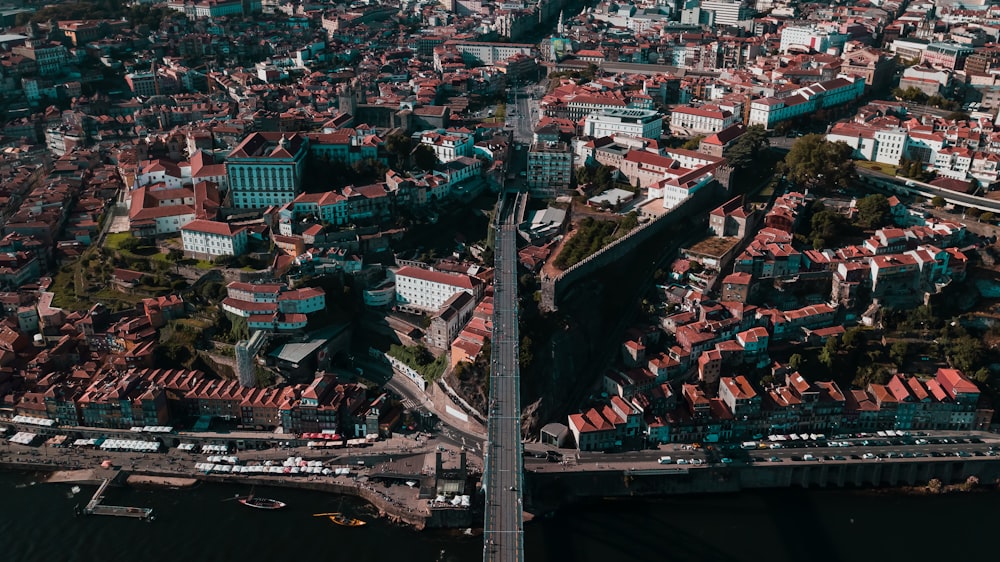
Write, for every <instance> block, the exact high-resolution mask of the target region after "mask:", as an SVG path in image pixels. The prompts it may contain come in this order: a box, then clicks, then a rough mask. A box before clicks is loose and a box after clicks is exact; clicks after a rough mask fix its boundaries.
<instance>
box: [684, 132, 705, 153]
mask: <svg viewBox="0 0 1000 562" xmlns="http://www.w3.org/2000/svg"><path fill="white" fill-rule="evenodd" d="M703 140H705V135H698V136H695V137H691V138H689V139H688V140H687V141H685V142H684V144H682V145H681V148H683V149H684V150H698V147H699V146H701V141H703Z"/></svg>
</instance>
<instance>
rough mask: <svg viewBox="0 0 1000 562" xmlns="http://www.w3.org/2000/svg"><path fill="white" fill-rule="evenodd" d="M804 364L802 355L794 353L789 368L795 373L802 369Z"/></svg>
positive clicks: (790, 358) (789, 361) (789, 359)
mask: <svg viewBox="0 0 1000 562" xmlns="http://www.w3.org/2000/svg"><path fill="white" fill-rule="evenodd" d="M802 363H803V359H802V355H801V354H799V353H793V354H792V356H791V357H789V358H788V368H789V369H791V370H793V371H798V370H799V369H800V368H801V367H802Z"/></svg>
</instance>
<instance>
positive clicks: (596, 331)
mask: <svg viewBox="0 0 1000 562" xmlns="http://www.w3.org/2000/svg"><path fill="white" fill-rule="evenodd" d="M605 296H607V292H606V291H605V290H604V286H603V284H602V283H600V282H599V281H596V280H594V281H587V282H584V283H581V284H580V285H579V286H578V287H577V288H576V289H575V290H574V293H573V294H572V295H571V298H570V299H568V300H567V302H566V303H565V306H564V307H561V308H560V312H558V313H555V315H556V317H555V318H553V319H552V320H553V322H552V323H551V325H550V328H551V331H550V332H549V333H548V335H547V337H546V338H545V339H542V340H541V341H539V342H538V343H537V344H536V345H535V346H534V347H535V351H534V352H533V357H534V360H533V362H532V364H531V365H530V366H529V368H527V369H524V370H522V373H521V403H522V405H523V406H524V408H523V418H522V427H521V430H522V433H524V435H525V436H526V437H528V438H531V437H537V435H538V430H539V429H540V428H541V427H542V426H543V425H545V424H546V423H548V422H550V421H562V422H563V423H565V417H566V414H567V413H568V412H569V411H570V410H572V409H573V408H574V407H575V406H576V405H577V404H578V403H580V401H582V400H583V399H584V398H585V397H586V396H587V395H588V394H589V393H590V392H591V388H592V387H593V384H594V382H595V381H596V380H597V377H598V376H599V375H600V374H601V372H602V371H603V368H604V365H605V364H606V363H607V360H608V349H607V347H608V345H607V344H608V342H609V341H611V340H612V339H613V338H614V336H613V335H612V334H610V333H609V330H610V329H611V327H612V324H614V323H615V321H616V319H615V318H614V317H609V316H607V314H606V312H605V309H606V307H604V306H601V304H602V302H603V301H604V298H605ZM616 300H620V299H616ZM623 304H624V303H623Z"/></svg>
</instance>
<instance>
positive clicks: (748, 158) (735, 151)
mask: <svg viewBox="0 0 1000 562" xmlns="http://www.w3.org/2000/svg"><path fill="white" fill-rule="evenodd" d="M770 144H771V142H770V141H769V140H768V139H767V130H766V129H764V127H762V126H761V125H752V126H750V127H748V128H747V130H746V132H744V133H743V134H742V135H740V136H739V138H737V139H736V141H735V142H733V144H731V145H729V147H728V148H726V150H725V151H724V152H723V153H722V155H723V156H725V157H726V161H727V162H728V163H729V165H730V166H732V167H733V168H734V169H735V170H736V171H743V170H747V169H749V168H751V167H752V166H753V164H754V163H755V162H758V159H759V158H760V156H761V155H762V154H763V153H764V151H765V150H767V148H768V147H769V146H770Z"/></svg>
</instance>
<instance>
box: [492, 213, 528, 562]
mask: <svg viewBox="0 0 1000 562" xmlns="http://www.w3.org/2000/svg"><path fill="white" fill-rule="evenodd" d="M524 199H525V196H524V195H523V194H522V195H508V196H505V197H504V199H503V200H502V201H501V205H500V212H499V213H498V221H497V225H496V228H497V233H496V272H495V277H494V281H493V342H492V357H491V359H490V361H491V370H490V405H489V423H488V425H489V427H488V430H487V435H488V437H487V451H486V459H485V464H486V468H485V471H484V476H483V478H484V482H483V485H484V487H485V489H486V507H485V512H486V513H485V521H484V524H483V560H484V561H487V562H490V561H497V562H517V561H521V560H524V519H523V511H524V509H523V496H522V490H523V488H524V485H523V470H524V464H523V463H524V460H523V454H522V448H523V447H522V444H521V399H520V373H519V370H518V339H519V338H518V329H517V231H516V229H517V226H516V222H517V220H516V216H517V214H518V207H519V206H520V205H523V201H524Z"/></svg>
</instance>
